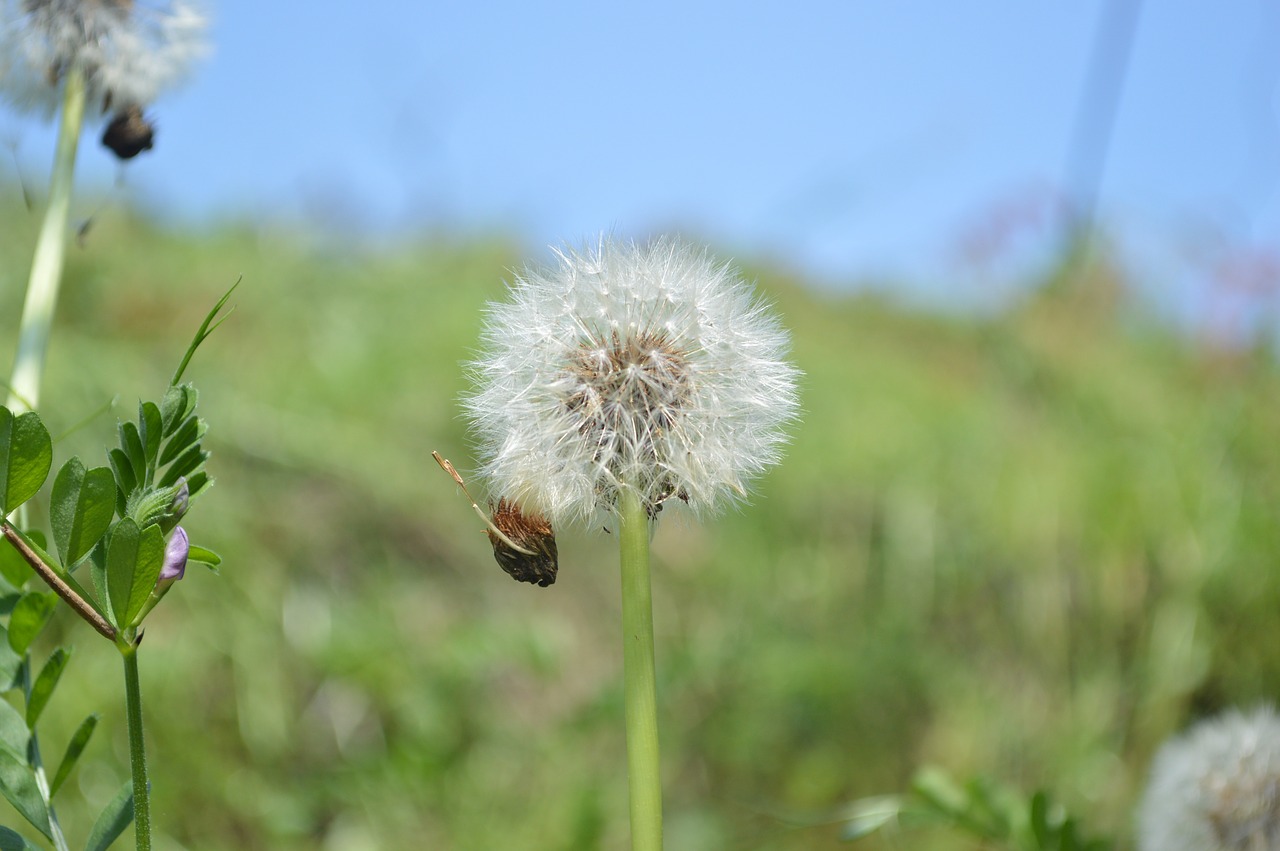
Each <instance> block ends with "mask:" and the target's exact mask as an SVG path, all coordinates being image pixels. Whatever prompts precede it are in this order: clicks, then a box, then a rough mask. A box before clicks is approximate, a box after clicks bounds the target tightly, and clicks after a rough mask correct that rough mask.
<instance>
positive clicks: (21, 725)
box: [0, 701, 31, 754]
mask: <svg viewBox="0 0 1280 851" xmlns="http://www.w3.org/2000/svg"><path fill="white" fill-rule="evenodd" d="M0 704H3V705H0V750H9V751H12V752H13V753H15V754H25V753H26V752H27V743H28V742H30V741H31V733H30V731H29V730H27V719H25V718H23V717H22V713H21V712H19V711H18V710H17V709H14V708H13V704H11V703H9V702H8V701H0Z"/></svg>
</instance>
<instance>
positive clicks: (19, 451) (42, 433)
mask: <svg viewBox="0 0 1280 851" xmlns="http://www.w3.org/2000/svg"><path fill="white" fill-rule="evenodd" d="M52 466H53V440H52V438H50V437H49V430H48V429H46V428H45V427H44V423H42V422H41V421H40V416H39V415H38V414H36V412H35V411H27V412H26V413H25V414H22V415H21V416H18V417H15V416H14V415H13V413H12V412H11V411H10V410H9V409H8V408H5V407H3V406H0V516H2V515H7V514H8V513H9V512H10V511H13V509H15V508H17V507H18V506H19V505H22V503H24V502H26V501H27V500H29V499H31V497H33V496H35V495H36V492H37V491H39V490H40V486H41V485H43V484H44V480H45V479H46V478H48V477H49V470H50V468H51V467H52Z"/></svg>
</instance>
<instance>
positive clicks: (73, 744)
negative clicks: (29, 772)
mask: <svg viewBox="0 0 1280 851" xmlns="http://www.w3.org/2000/svg"><path fill="white" fill-rule="evenodd" d="M97 726H98V713H96V712H95V713H94V714H92V715H90V716H89V717H88V718H86V719H84V720H83V721H81V722H80V726H79V727H77V728H76V732H75V735H73V736H72V737H71V741H70V742H68V743H67V750H66V753H64V754H63V755H62V762H60V763H58V771H57V773H56V774H54V775H53V782H52V783H50V784H49V797H50V798H52V797H53V796H54V795H56V794H58V790H59V789H61V788H62V784H63V782H65V781H66V779H67V778H68V777H70V776H71V772H72V771H73V770H74V769H75V767H76V763H77V762H79V760H80V755H81V754H82V753H84V749H85V748H86V747H88V745H89V739H90V738H91V737H92V736H93V731H94V730H95V729H97Z"/></svg>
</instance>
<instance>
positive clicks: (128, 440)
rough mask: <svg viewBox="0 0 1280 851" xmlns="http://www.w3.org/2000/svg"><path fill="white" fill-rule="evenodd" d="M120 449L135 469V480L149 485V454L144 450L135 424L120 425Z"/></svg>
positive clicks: (140, 483)
mask: <svg viewBox="0 0 1280 851" xmlns="http://www.w3.org/2000/svg"><path fill="white" fill-rule="evenodd" d="M119 431H120V448H121V449H123V450H124V454H125V457H127V458H128V459H129V466H130V467H132V468H133V478H134V481H136V482H137V483H138V484H139V485H142V486H144V487H145V486H146V484H147V453H146V451H145V450H144V449H143V448H142V436H141V435H139V434H138V427H137V426H136V425H134V424H133V423H120V428H119Z"/></svg>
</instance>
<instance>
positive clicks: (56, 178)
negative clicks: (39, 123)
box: [8, 67, 85, 412]
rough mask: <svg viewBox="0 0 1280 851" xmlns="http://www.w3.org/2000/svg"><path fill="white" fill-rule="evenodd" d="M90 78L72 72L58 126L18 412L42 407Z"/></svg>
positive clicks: (13, 405) (17, 384)
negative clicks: (43, 377)
mask: <svg viewBox="0 0 1280 851" xmlns="http://www.w3.org/2000/svg"><path fill="white" fill-rule="evenodd" d="M84 104H85V96H84V75H83V74H82V73H81V71H80V69H79V68H74V67H73V68H68V69H67V71H66V77H65V80H64V82H63V95H62V118H61V122H60V124H59V126H58V147H57V152H56V153H55V155H54V160H53V174H52V176H51V177H50V178H49V205H48V207H47V208H46V209H45V213H44V222H43V223H42V224H41V225H40V235H39V236H38V237H37V238H36V253H35V256H34V257H33V258H32V261H31V278H30V279H29V281H28V282H27V297H26V301H25V302H23V305H22V324H21V327H20V330H19V335H18V353H17V355H16V356H15V357H14V360H13V378H12V379H11V380H10V382H9V404H8V406H9V409H10V410H12V411H14V412H18V411H24V410H27V409H29V408H35V407H36V406H37V404H39V401H40V376H41V374H42V373H43V372H44V356H45V351H46V350H47V349H48V345H49V327H50V325H51V324H52V323H53V311H54V307H55V306H56V305H57V303H58V287H59V285H60V284H61V282H62V261H63V256H64V254H65V252H66V245H67V220H68V217H69V215H70V211H71V188H72V184H73V183H74V182H75V171H76V148H77V147H78V145H79V143H80V129H81V127H82V126H83V124H84Z"/></svg>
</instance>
